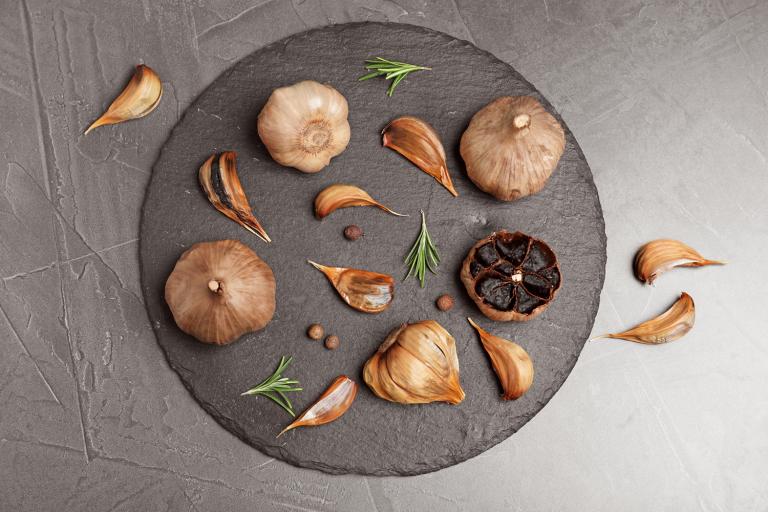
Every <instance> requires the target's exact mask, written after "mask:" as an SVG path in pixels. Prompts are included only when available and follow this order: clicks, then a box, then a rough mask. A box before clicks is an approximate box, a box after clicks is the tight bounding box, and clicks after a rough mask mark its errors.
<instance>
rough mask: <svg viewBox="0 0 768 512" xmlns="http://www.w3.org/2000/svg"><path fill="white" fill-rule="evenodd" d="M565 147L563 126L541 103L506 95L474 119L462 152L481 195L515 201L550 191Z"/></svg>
mask: <svg viewBox="0 0 768 512" xmlns="http://www.w3.org/2000/svg"><path fill="white" fill-rule="evenodd" d="M564 148H565V134H564V133H563V128H562V126H560V123H558V122H557V119H555V118H554V116H552V115H551V114H550V113H549V112H547V111H546V110H545V109H544V107H543V106H542V105H541V103H539V102H538V101H537V100H536V99H535V98H531V97H530V96H504V97H501V98H497V99H495V100H494V101H492V102H490V103H489V104H488V105H486V106H485V107H483V108H482V109H480V110H479V111H478V112H477V113H476V114H475V115H474V116H473V117H472V120H471V121H470V123H469V126H468V127H467V129H466V131H465V132H464V134H463V135H462V136H461V145H460V148H459V150H460V152H461V157H462V158H463V159H464V163H465V164H466V166H467V175H468V176H469V179H471V180H472V182H473V183H474V184H475V185H477V187H478V188H479V189H480V190H482V191H483V192H487V193H488V194H491V195H492V196H494V197H495V198H496V199H500V200H501V201H514V200H515V199H518V198H520V197H524V196H527V195H530V194H535V193H536V192H538V191H540V190H541V189H542V188H544V184H545V183H546V182H547V180H548V179H549V176H550V175H551V174H552V171H553V170H554V169H555V167H557V163H558V162H559V161H560V156H561V155H562V154H563V149H564Z"/></svg>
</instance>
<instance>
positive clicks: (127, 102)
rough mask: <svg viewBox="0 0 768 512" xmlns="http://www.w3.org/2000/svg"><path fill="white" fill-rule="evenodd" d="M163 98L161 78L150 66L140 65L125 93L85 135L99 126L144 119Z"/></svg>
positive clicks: (121, 94) (122, 93)
mask: <svg viewBox="0 0 768 512" xmlns="http://www.w3.org/2000/svg"><path fill="white" fill-rule="evenodd" d="M162 96H163V84H162V83H161V82H160V77H159V76H157V73H155V72H154V71H153V70H152V68H150V67H149V66H145V65H144V64H139V65H138V66H136V72H135V73H134V74H133V77H132V78H131V80H130V82H128V85H126V86H125V89H123V92H121V93H120V95H119V96H118V97H117V98H115V100H114V101H113V102H112V104H111V105H110V106H109V108H108V109H107V111H106V112H104V114H102V116H101V117H100V118H98V119H97V120H95V121H94V122H93V123H92V124H91V126H89V127H88V129H87V130H85V134H84V135H88V133H89V132H90V131H91V130H93V129H94V128H98V127H99V126H104V125H108V124H117V123H122V122H123V121H130V120H131V119H138V118H140V117H144V116H146V115H147V114H149V113H150V112H152V111H153V110H155V108H157V106H158V105H159V104H160V98H161V97H162Z"/></svg>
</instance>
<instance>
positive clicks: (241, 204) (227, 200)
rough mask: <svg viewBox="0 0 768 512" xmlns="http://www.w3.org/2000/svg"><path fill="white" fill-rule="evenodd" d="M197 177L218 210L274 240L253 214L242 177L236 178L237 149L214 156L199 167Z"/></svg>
mask: <svg viewBox="0 0 768 512" xmlns="http://www.w3.org/2000/svg"><path fill="white" fill-rule="evenodd" d="M198 177H199V179H200V186H202V187H203V192H205V195H206V196H208V200H209V201H210V202H211V204H212V205H213V206H214V207H215V208H216V209H217V210H219V211H220V212H221V213H223V214H224V215H226V216H227V217H229V218H230V219H232V220H233V221H235V222H237V223H238V224H240V225H241V226H243V227H244V228H245V229H247V230H248V231H250V232H251V233H253V234H254V235H256V236H258V237H259V238H261V239H262V240H264V241H265V242H271V241H272V240H271V239H270V238H269V235H267V232H266V231H264V228H263V227H262V226H261V223H260V222H259V221H258V220H257V219H256V217H254V216H253V211H252V210H251V206H250V205H249V204H248V197H246V195H245V191H243V186H242V185H241V184H240V178H238V177H237V162H236V153H235V152H234V151H224V152H223V153H221V154H219V155H217V154H213V155H211V156H210V158H208V160H206V161H205V163H203V165H202V166H201V167H200V171H199V173H198Z"/></svg>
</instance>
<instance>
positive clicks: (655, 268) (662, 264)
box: [634, 239, 725, 284]
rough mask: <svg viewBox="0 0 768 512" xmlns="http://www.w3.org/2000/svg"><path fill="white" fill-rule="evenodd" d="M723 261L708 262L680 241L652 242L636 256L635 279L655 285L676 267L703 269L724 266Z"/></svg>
mask: <svg viewBox="0 0 768 512" xmlns="http://www.w3.org/2000/svg"><path fill="white" fill-rule="evenodd" d="M724 264H725V263H724V262H722V261H716V260H708V259H706V258H704V257H703V256H702V255H701V254H699V253H698V251H696V250H695V249H694V248H693V247H690V246H688V245H686V244H684V243H683V242H680V241H678V240H670V239H659V240H652V241H650V242H648V243H647V244H645V245H643V246H642V247H641V248H640V249H638V251H637V254H636V255H635V262H634V268H635V277H637V278H638V279H639V280H640V281H643V282H644V283H648V284H653V282H654V281H655V280H656V278H657V277H659V275H661V274H662V273H664V272H666V271H668V270H671V269H673V268H675V267H703V266H705V265H724Z"/></svg>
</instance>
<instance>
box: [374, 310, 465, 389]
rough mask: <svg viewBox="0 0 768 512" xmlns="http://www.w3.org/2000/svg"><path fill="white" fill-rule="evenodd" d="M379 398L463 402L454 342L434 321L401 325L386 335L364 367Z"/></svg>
mask: <svg viewBox="0 0 768 512" xmlns="http://www.w3.org/2000/svg"><path fill="white" fill-rule="evenodd" d="M363 379H364V380H365V383H366V384H368V387H369V388H371V391H373V392H374V394H375V395H376V396H378V397H379V398H383V399H384V400H389V401H390V402H399V403H403V404H425V403H429V402H448V403H451V404H458V403H460V402H461V401H462V400H464V390H463V389H462V388H461V383H460V382H459V359H458V356H457V355H456V342H455V341H454V339H453V336H451V335H450V333H449V332H448V331H446V330H445V329H444V328H443V326H441V325H440V324H438V323H437V322H435V321H434V320H424V321H421V322H416V323H413V324H403V325H401V326H400V327H398V328H397V329H395V330H394V331H392V332H391V333H389V336H387V339H386V340H384V343H382V344H381V346H380V347H379V349H378V350H377V351H376V353H375V354H373V355H372V356H371V358H370V359H368V362H366V363H365V367H364V368H363Z"/></svg>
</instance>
